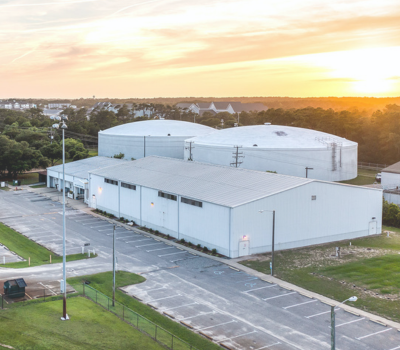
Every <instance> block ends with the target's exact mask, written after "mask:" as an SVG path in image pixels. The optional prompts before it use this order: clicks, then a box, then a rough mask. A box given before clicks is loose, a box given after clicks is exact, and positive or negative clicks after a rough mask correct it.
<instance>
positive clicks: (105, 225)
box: [90, 224, 109, 228]
mask: <svg viewBox="0 0 400 350" xmlns="http://www.w3.org/2000/svg"><path fill="white" fill-rule="evenodd" d="M107 226H109V224H103V225H100V226H90V228H99V227H107Z"/></svg>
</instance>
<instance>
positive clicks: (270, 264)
mask: <svg viewBox="0 0 400 350" xmlns="http://www.w3.org/2000/svg"><path fill="white" fill-rule="evenodd" d="M269 269H270V270H271V276H272V261H270V262H269Z"/></svg>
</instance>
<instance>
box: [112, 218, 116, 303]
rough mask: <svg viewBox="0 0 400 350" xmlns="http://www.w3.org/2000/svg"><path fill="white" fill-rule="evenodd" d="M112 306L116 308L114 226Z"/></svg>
mask: <svg viewBox="0 0 400 350" xmlns="http://www.w3.org/2000/svg"><path fill="white" fill-rule="evenodd" d="M112 306H115V225H114V226H113V300H112Z"/></svg>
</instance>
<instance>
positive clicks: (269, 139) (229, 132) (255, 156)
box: [185, 125, 358, 181]
mask: <svg viewBox="0 0 400 350" xmlns="http://www.w3.org/2000/svg"><path fill="white" fill-rule="evenodd" d="M190 146H191V147H190ZM357 148H358V144H357V143H356V142H352V141H349V140H347V139H344V138H341V137H338V136H334V135H331V134H326V133H323V132H319V131H315V130H310V129H303V128H295V127H290V126H280V125H253V126H243V127H236V128H230V129H224V130H221V131H218V132H216V133H212V134H207V135H202V136H197V137H194V138H191V139H188V140H186V146H185V159H189V158H191V159H193V160H195V161H199V162H207V163H212V164H221V165H228V166H229V165H231V166H236V163H237V165H238V167H240V168H246V169H253V170H260V171H271V172H277V173H278V174H285V175H293V176H299V177H306V176H307V177H308V178H313V179H319V180H326V181H342V180H349V179H353V178H355V177H357ZM306 168H309V169H306ZM310 168H312V169H310Z"/></svg>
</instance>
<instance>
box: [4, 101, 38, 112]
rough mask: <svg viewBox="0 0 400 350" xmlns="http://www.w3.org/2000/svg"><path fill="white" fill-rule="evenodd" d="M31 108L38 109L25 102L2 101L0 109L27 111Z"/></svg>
mask: <svg viewBox="0 0 400 350" xmlns="http://www.w3.org/2000/svg"><path fill="white" fill-rule="evenodd" d="M30 108H37V105H36V104H34V103H29V102H25V101H0V109H14V110H21V109H22V110H26V109H30Z"/></svg>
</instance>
